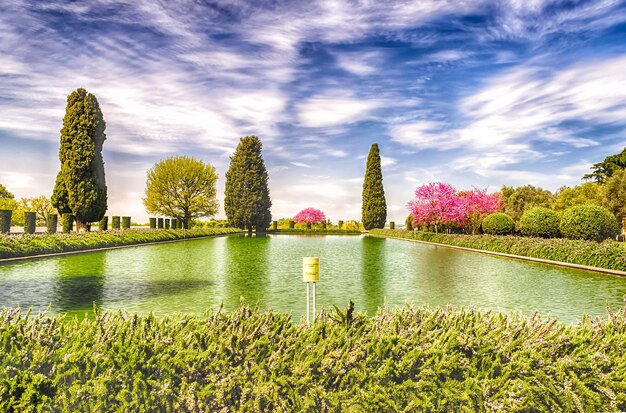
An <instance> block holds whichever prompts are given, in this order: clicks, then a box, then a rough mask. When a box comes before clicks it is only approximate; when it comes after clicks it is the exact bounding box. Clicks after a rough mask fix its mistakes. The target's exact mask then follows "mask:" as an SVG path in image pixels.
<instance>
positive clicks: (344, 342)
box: [0, 306, 626, 412]
mask: <svg viewBox="0 0 626 413" xmlns="http://www.w3.org/2000/svg"><path fill="white" fill-rule="evenodd" d="M624 343H626V312H621V313H618V314H614V315H613V314H611V315H609V316H608V317H607V318H606V319H602V320H600V319H596V320H588V319H584V320H583V321H582V322H581V323H580V324H578V325H575V326H568V327H566V326H564V325H563V324H561V323H559V322H555V321H554V320H552V321H545V320H541V319H540V318H539V317H538V316H531V317H530V318H524V317H523V316H520V315H515V314H513V315H509V316H506V315H502V314H492V313H486V314H481V313H479V312H477V311H475V310H467V309H465V310H453V309H436V310H431V309H418V310H412V309H402V310H394V311H389V310H384V311H381V312H379V313H378V314H377V315H376V316H374V317H372V318H368V317H366V316H364V315H361V314H358V315H354V316H353V315H352V314H351V313H350V312H349V311H339V310H336V311H334V312H332V313H329V314H327V315H323V316H322V317H321V318H320V319H319V320H318V322H317V323H316V324H314V325H313V326H312V327H309V328H307V327H305V326H303V325H301V324H300V325H294V324H293V323H292V322H291V319H290V317H289V316H288V315H286V314H282V313H276V312H271V311H266V312H257V311H254V310H250V309H249V308H247V307H245V306H244V307H241V308H240V309H239V310H237V311H235V312H233V313H230V314H223V313H207V314H206V315H205V316H204V317H193V316H185V315H174V316H170V317H165V318H155V317H154V316H136V315H128V314H120V313H115V314H112V313H104V314H100V315H98V317H97V318H96V319H95V320H88V319H86V320H82V321H76V320H75V321H70V322H64V321H62V320H61V319H58V318H53V319H49V318H46V317H45V316H43V315H39V316H37V317H30V318H27V317H25V316H24V315H20V313H19V312H18V311H17V310H4V311H2V312H0V344H1V345H0V410H2V411H41V410H43V411H52V410H54V411H63V412H72V411H92V412H104V411H246V412H248V411H260V412H262V411H311V412H320V411H331V412H338V411H433V412H443V411H467V412H474V411H495V410H506V411H539V412H542V411H546V412H548V411H580V412H582V411H619V410H622V411H623V410H626V352H624V351H623V346H624Z"/></svg>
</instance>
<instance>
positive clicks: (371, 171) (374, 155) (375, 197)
mask: <svg viewBox="0 0 626 413" xmlns="http://www.w3.org/2000/svg"><path fill="white" fill-rule="evenodd" d="M361 220H362V221H363V226H364V227H365V229H366V230H370V229H372V228H385V221H386V220H387V202H386V201H385V189H384V188H383V173H382V170H381V167H380V153H379V151H378V144H376V143H375V144H373V145H372V147H371V148H370V153H369V155H368V156H367V166H366V168H365V178H364V180H363V206H362V209H361Z"/></svg>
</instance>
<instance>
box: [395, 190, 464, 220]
mask: <svg viewBox="0 0 626 413" xmlns="http://www.w3.org/2000/svg"><path fill="white" fill-rule="evenodd" d="M407 207H408V208H409V211H411V215H413V226H418V225H427V226H429V227H433V228H434V229H435V232H438V231H439V228H440V227H441V225H443V224H448V223H454V224H457V223H458V221H459V217H460V216H461V212H460V208H461V207H462V205H461V199H460V198H459V197H458V196H457V195H456V189H455V188H454V187H453V186H452V185H450V184H446V183H444V182H436V183H435V182H433V183H429V184H426V185H422V186H419V187H417V189H416V190H415V199H413V200H412V201H410V202H409V204H408V205H407Z"/></svg>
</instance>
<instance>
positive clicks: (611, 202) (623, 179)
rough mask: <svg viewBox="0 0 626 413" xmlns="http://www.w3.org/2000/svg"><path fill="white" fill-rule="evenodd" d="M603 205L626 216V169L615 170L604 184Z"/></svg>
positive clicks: (615, 213)
mask: <svg viewBox="0 0 626 413" xmlns="http://www.w3.org/2000/svg"><path fill="white" fill-rule="evenodd" d="M602 206H604V207H605V208H607V209H608V210H609V211H611V212H612V213H613V214H614V215H616V216H621V217H624V216H626V170H624V169H622V170H619V171H615V172H614V173H613V175H612V176H611V177H610V178H608V179H607V180H606V181H605V182H604V185H603V186H602Z"/></svg>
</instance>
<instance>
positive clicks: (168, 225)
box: [163, 218, 170, 229]
mask: <svg viewBox="0 0 626 413" xmlns="http://www.w3.org/2000/svg"><path fill="white" fill-rule="evenodd" d="M163 226H164V227H165V229H170V219H169V218H165V219H164V220H163Z"/></svg>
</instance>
